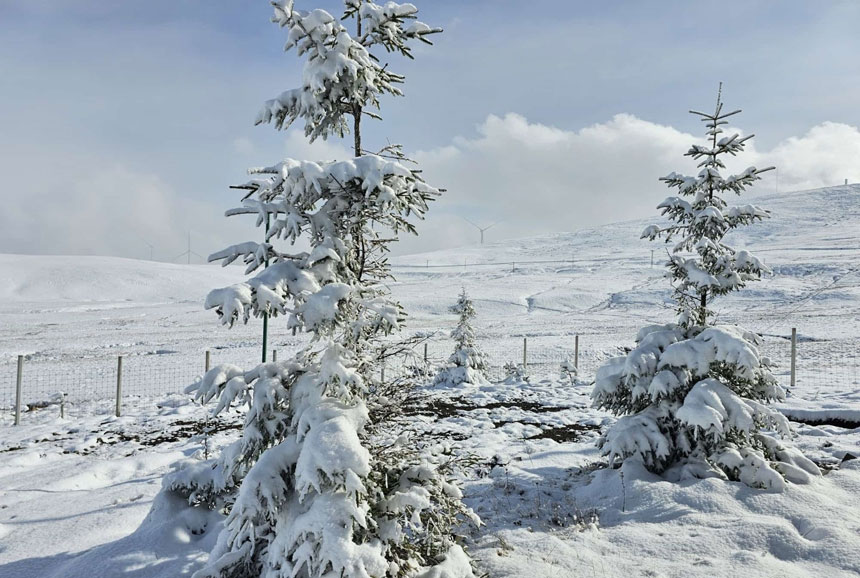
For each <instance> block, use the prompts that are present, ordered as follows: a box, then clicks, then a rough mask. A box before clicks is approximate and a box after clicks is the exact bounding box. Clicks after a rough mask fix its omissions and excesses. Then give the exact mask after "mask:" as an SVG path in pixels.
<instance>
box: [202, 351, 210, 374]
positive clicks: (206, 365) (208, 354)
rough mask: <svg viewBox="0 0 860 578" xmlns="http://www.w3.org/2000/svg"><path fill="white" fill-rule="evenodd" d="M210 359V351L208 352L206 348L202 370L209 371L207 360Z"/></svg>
mask: <svg viewBox="0 0 860 578" xmlns="http://www.w3.org/2000/svg"><path fill="white" fill-rule="evenodd" d="M210 361H211V353H210V352H209V350H208V349H207V350H206V363H205V365H204V366H203V367H204V370H205V371H207V372H208V371H209V362H210Z"/></svg>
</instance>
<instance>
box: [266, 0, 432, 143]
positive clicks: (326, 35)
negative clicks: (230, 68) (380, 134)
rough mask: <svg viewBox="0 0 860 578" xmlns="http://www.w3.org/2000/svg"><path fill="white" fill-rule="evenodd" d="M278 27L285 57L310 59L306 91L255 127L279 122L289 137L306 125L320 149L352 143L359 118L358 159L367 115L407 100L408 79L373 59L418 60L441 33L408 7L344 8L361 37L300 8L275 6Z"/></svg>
mask: <svg viewBox="0 0 860 578" xmlns="http://www.w3.org/2000/svg"><path fill="white" fill-rule="evenodd" d="M272 5H273V7H274V10H275V14H274V17H273V18H272V21H273V22H275V23H276V24H278V25H279V26H280V27H282V28H286V29H287V43H286V45H285V47H284V49H285V50H291V49H293V48H295V50H296V52H297V54H298V55H299V56H304V57H306V61H305V65H304V69H303V71H302V85H301V86H300V87H298V88H293V89H291V90H287V91H285V92H283V93H282V94H281V95H279V96H278V97H276V98H274V99H272V100H269V101H267V102H266V103H265V105H264V106H263V108H262V109H261V110H260V112H259V114H258V115H257V120H256V123H257V124H260V123H271V122H273V123H274V124H275V126H276V127H277V128H278V129H286V128H288V127H289V126H290V125H291V124H292V123H293V122H295V121H296V120H298V119H302V120H304V122H305V135H306V136H307V137H308V138H309V139H310V140H311V141H312V142H313V141H314V140H316V139H317V138H320V137H322V138H323V139H325V138H327V137H328V136H330V135H332V134H333V135H336V136H339V137H343V136H345V134H346V133H347V132H348V131H349V124H348V117H352V119H353V123H354V126H353V128H352V130H353V133H355V136H356V156H358V155H359V154H361V152H362V151H361V147H360V140H359V138H360V137H359V129H358V124H360V121H361V117H362V115H367V116H370V117H372V118H380V117H379V115H378V114H377V113H376V112H374V111H372V110H369V109H368V107H370V108H372V109H377V110H378V109H379V97H380V96H381V95H383V94H390V95H393V96H402V94H403V93H402V92H401V90H400V89H399V88H398V86H397V85H399V84H401V83H402V82H403V81H404V77H403V75H400V74H397V73H395V72H392V71H391V70H389V68H388V65H387V64H383V63H382V62H381V60H380V58H379V57H378V56H377V55H374V54H373V53H372V52H371V51H372V49H373V48H374V47H382V48H383V49H384V50H385V51H386V52H388V53H394V52H396V53H399V54H400V55H402V56H405V57H407V58H413V55H412V49H411V46H410V45H411V43H412V42H413V41H416V40H417V41H421V42H424V43H426V44H431V42H430V40H429V39H428V38H427V37H428V36H430V35H431V34H436V33H438V32H441V31H442V30H441V29H440V28H433V27H431V26H429V25H427V24H425V23H423V22H420V21H418V20H417V19H416V16H417V13H418V9H417V8H416V7H415V6H414V5H413V4H409V3H405V4H399V3H396V2H386V3H385V4H377V3H375V2H372V1H370V0H345V1H344V14H343V17H342V19H341V20H349V19H351V20H354V21H355V32H354V33H352V34H351V33H350V32H349V31H348V30H347V28H346V27H345V26H344V25H343V24H342V23H341V21H339V20H338V19H336V18H335V17H334V16H332V15H331V14H329V13H328V12H326V11H325V10H321V9H316V10H312V11H310V12H307V11H301V10H296V9H295V8H294V7H293V0H283V1H281V2H273V3H272Z"/></svg>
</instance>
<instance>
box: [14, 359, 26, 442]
mask: <svg viewBox="0 0 860 578" xmlns="http://www.w3.org/2000/svg"><path fill="white" fill-rule="evenodd" d="M23 374H24V356H23V355H19V356H18V379H17V381H16V383H15V425H21V377H22V376H23Z"/></svg>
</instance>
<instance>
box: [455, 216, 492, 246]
mask: <svg viewBox="0 0 860 578" xmlns="http://www.w3.org/2000/svg"><path fill="white" fill-rule="evenodd" d="M463 220H464V221H466V222H467V223H469V224H470V225H472V226H474V227H475V228H476V229H478V230H479V231H480V232H481V245H483V244H484V231H487V230H489V229H492V228H493V227H495V226H496V225H498V224H499V223H493V224H492V225H487V226H486V227H482V226H481V225H479V224H477V223H474V222H472V221H470V220H469V219H467V218H466V217H463Z"/></svg>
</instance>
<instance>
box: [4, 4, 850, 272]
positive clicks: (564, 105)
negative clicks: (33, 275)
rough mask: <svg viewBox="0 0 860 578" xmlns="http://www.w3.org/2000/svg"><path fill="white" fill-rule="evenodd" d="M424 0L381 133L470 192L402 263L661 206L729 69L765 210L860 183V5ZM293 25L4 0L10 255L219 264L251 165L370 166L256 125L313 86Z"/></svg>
mask: <svg viewBox="0 0 860 578" xmlns="http://www.w3.org/2000/svg"><path fill="white" fill-rule="evenodd" d="M413 1H414V3H416V4H417V5H418V7H419V9H420V11H421V12H420V17H421V20H423V21H425V22H427V23H429V24H431V25H433V26H441V27H442V28H444V30H445V31H444V33H443V34H440V35H438V36H436V37H435V45H434V46H432V47H424V46H419V47H418V48H416V50H415V57H416V58H415V60H414V61H406V62H404V61H403V60H402V59H399V58H397V57H388V56H385V58H386V59H387V60H388V61H390V66H391V68H392V69H393V70H396V71H398V72H402V73H403V74H405V75H406V77H407V80H406V84H405V86H404V92H405V97H402V98H386V99H384V100H383V101H382V111H381V112H382V115H383V117H384V120H382V121H381V122H373V123H371V122H365V123H364V126H365V127H366V129H367V130H366V132H365V133H364V135H363V141H364V143H365V145H366V146H367V147H368V148H381V147H382V146H384V145H385V144H387V143H388V142H397V143H402V144H403V145H404V147H405V149H406V151H407V152H408V153H409V154H410V156H411V157H413V158H414V159H415V160H417V161H418V162H419V163H420V165H421V167H422V169H423V170H424V176H425V177H426V179H427V181H428V182H429V183H430V184H433V185H434V186H437V187H441V188H445V189H446V190H447V192H446V193H445V195H444V196H443V197H442V198H441V199H440V200H439V201H437V202H436V203H434V206H433V207H432V209H431V212H430V215H429V216H428V219H427V221H426V222H424V223H421V224H419V227H418V229H419V236H418V237H417V238H405V239H403V241H402V242H401V243H400V244H399V246H398V248H397V249H396V251H395V253H414V252H421V251H427V250H433V249H438V248H449V247H455V246H459V245H464V244H472V243H476V242H477V241H478V238H479V233H478V231H477V229H476V228H475V227H474V226H473V225H471V224H470V223H469V222H468V221H473V222H474V223H478V224H480V225H484V226H486V225H490V224H493V223H497V224H496V225H495V226H494V227H493V228H492V229H490V230H489V231H487V233H486V239H487V241H488V242H491V241H495V240H502V239H507V238H516V237H523V236H531V235H538V234H542V233H553V232H561V231H574V230H579V229H583V228H587V227H591V226H596V225H600V224H603V223H608V222H614V221H619V220H625V219H633V218H643V217H648V216H651V215H655V214H656V210H655V208H654V207H655V206H656V205H657V204H658V203H659V202H660V201H661V200H662V199H663V198H664V197H665V196H667V194H668V191H667V190H666V189H665V187H664V186H663V185H662V184H661V183H660V182H659V181H658V178H659V177H660V176H663V175H665V174H667V173H669V172H671V171H678V172H687V173H689V172H692V171H693V170H694V167H692V166H691V164H690V162H689V160H688V159H686V158H684V157H683V153H684V152H685V151H686V150H687V149H688V148H689V146H690V145H691V144H693V143H694V142H697V141H698V140H699V139H701V138H702V133H703V129H702V126H701V123H700V122H699V121H698V120H697V119H696V117H694V116H692V115H690V114H688V112H687V111H688V110H689V109H691V108H692V109H699V110H702V109H710V108H712V107H713V104H714V100H715V98H716V91H717V86H718V85H719V83H720V82H722V83H723V100H724V101H725V103H726V106H727V107H729V108H732V109H734V108H742V109H743V110H744V112H743V114H740V115H738V116H736V117H733V124H735V125H736V127H735V128H736V130H738V132H741V133H742V134H750V133H755V134H756V138H755V139H753V141H752V145H751V146H750V147H749V148H748V152H747V154H746V155H745V156H744V157H743V158H741V159H738V161H737V162H738V165H737V168H744V167H746V166H747V165H756V166H763V165H775V166H777V168H778V170H777V171H772V172H770V173H767V174H766V176H765V177H764V179H763V180H762V181H761V182H760V183H759V184H758V186H757V187H756V189H754V192H752V193H751V194H750V199H751V200H753V201H754V200H755V197H756V196H762V195H764V194H771V193H774V192H777V191H789V190H800V189H805V188H814V187H820V186H829V185H836V184H841V183H843V182H844V180H845V179H848V180H849V181H850V182H858V181H860V129H858V126H860V105H858V103H860V61H858V59H857V57H856V55H857V54H860V34H857V29H858V26H860V2H855V1H852V0H846V1H828V0H821V1H816V2H807V1H792V0H783V1H776V0H773V1H766V0H743V1H741V0H737V1H736V0H729V1H722V2H705V1H701V2H689V1H677V2H676V1H659V2H658V1H655V2H636V1H620V0H619V1H608V2H593V1H581V2H580V1H571V0H532V1H531V2H527V3H525V2H515V1H510V0H472V1H469V0H424V1H423V2H422V1H421V0H413ZM296 6H297V7H298V8H302V9H312V8H317V7H321V8H324V9H327V10H329V11H331V12H332V13H335V14H337V15H339V14H340V12H341V7H342V3H339V2H336V1H334V0H317V1H314V0H296ZM270 16H271V7H270V5H269V2H268V1H267V0H253V1H251V0H230V1H228V0H207V1H205V2H204V1H202V0H148V1H147V2H106V1H104V0H64V1H63V2H57V1H56V0H52V1H48V0H0V79H2V80H0V82H2V85H3V90H2V91H0V174H2V180H0V183H2V186H0V202H2V206H3V210H2V211H0V252H4V253H25V254H31V253H32V254H95V255H116V256H122V257H132V258H149V257H150V255H152V256H153V257H154V258H156V259H158V260H164V261H174V260H176V261H182V260H184V259H185V258H184V257H181V255H182V253H184V252H185V251H186V248H187V242H188V241H187V240H188V237H189V235H190V237H191V243H192V249H193V250H194V252H195V253H197V254H200V255H204V256H205V255H208V254H210V253H212V252H214V251H216V250H218V249H221V248H222V247H224V246H226V245H229V244H231V243H236V242H241V241H245V240H252V239H258V237H259V236H260V233H259V231H257V230H255V229H254V228H253V219H249V218H247V217H234V218H232V219H225V218H224V217H223V212H224V211H225V210H226V209H229V208H231V207H232V206H235V205H236V204H237V199H238V197H237V195H236V191H232V190H230V189H229V185H232V184H238V183H241V182H243V181H244V179H245V171H246V169H247V168H248V167H253V166H260V165H271V164H274V163H275V162H277V161H279V160H281V159H282V158H284V157H287V156H289V157H293V158H309V159H333V158H341V157H346V156H349V151H348V148H347V147H348V145H349V143H348V142H339V141H338V140H336V139H335V140H331V139H330V140H328V141H325V142H323V141H317V142H316V143H314V144H313V145H309V144H308V143H307V142H306V140H305V138H304V136H303V132H302V130H301V128H300V127H294V128H292V129H290V130H287V131H283V132H279V131H276V130H274V128H273V127H272V126H268V125H263V126H256V127H255V126H254V124H253V121H254V118H255V116H256V113H257V111H258V109H259V108H260V106H261V104H262V103H263V102H264V101H265V100H267V99H269V98H272V97H274V96H276V95H277V94H279V93H280V92H282V91H283V90H286V89H289V88H293V87H295V86H298V84H299V83H300V79H301V65H302V62H301V59H300V58H298V57H297V56H296V54H295V53H294V52H292V51H291V52H287V53H284V51H283V46H284V42H285V38H286V37H285V32H284V31H283V30H281V29H279V28H278V27H277V26H275V25H274V24H272V23H271V22H270V21H269V19H270ZM383 56H384V55H383ZM741 165H743V166H741ZM730 168H731V167H730ZM467 220H468V221H467ZM194 259H195V260H199V259H198V257H196V256H195V257H194Z"/></svg>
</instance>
